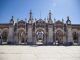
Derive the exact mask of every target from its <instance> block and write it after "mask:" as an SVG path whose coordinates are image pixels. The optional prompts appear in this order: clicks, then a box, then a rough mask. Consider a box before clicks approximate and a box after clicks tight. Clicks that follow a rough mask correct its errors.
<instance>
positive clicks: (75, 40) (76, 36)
mask: <svg viewBox="0 0 80 60" xmlns="http://www.w3.org/2000/svg"><path fill="white" fill-rule="evenodd" d="M72 35H73V41H74V43H78V33H77V32H73V33H72Z"/></svg>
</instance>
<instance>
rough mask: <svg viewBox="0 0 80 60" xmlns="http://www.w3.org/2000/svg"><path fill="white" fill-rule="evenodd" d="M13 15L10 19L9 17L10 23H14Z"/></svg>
mask: <svg viewBox="0 0 80 60" xmlns="http://www.w3.org/2000/svg"><path fill="white" fill-rule="evenodd" d="M13 18H14V17H13V16H12V17H11V19H10V23H12V24H14V19H13Z"/></svg>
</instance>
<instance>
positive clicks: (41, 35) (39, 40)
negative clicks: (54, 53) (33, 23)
mask: <svg viewBox="0 0 80 60" xmlns="http://www.w3.org/2000/svg"><path fill="white" fill-rule="evenodd" d="M44 35H45V33H44V31H43V30H42V29H38V30H37V31H36V44H43V43H44Z"/></svg>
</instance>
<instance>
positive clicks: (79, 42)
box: [78, 31, 80, 45]
mask: <svg viewBox="0 0 80 60" xmlns="http://www.w3.org/2000/svg"><path fill="white" fill-rule="evenodd" d="M78 45H80V31H79V32H78Z"/></svg>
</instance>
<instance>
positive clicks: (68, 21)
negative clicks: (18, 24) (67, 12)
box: [66, 16, 71, 24]
mask: <svg viewBox="0 0 80 60" xmlns="http://www.w3.org/2000/svg"><path fill="white" fill-rule="evenodd" d="M66 23H67V24H71V21H70V19H69V16H67V21H66Z"/></svg>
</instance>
